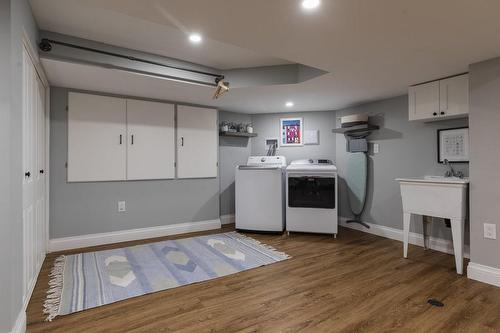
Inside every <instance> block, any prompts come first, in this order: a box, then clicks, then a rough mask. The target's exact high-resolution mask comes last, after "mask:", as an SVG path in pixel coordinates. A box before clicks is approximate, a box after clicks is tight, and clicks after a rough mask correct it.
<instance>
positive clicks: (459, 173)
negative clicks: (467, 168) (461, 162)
mask: <svg viewBox="0 0 500 333" xmlns="http://www.w3.org/2000/svg"><path fill="white" fill-rule="evenodd" d="M444 164H445V165H446V166H447V167H448V168H449V170H446V172H445V173H444V176H445V177H458V178H464V174H463V172H462V171H455V170H454V169H453V167H452V166H451V164H450V161H448V160H447V159H445V160H444Z"/></svg>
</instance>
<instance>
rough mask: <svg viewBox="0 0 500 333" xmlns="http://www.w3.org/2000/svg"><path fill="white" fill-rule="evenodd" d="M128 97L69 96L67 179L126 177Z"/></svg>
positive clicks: (76, 94)
mask: <svg viewBox="0 0 500 333" xmlns="http://www.w3.org/2000/svg"><path fill="white" fill-rule="evenodd" d="M125 141H126V101H125V99H121V98H115V97H107V96H97V95H89V94H81V93H69V96H68V181H69V182H79V181H111V180H125V178H126V149H127V147H126V142H125Z"/></svg>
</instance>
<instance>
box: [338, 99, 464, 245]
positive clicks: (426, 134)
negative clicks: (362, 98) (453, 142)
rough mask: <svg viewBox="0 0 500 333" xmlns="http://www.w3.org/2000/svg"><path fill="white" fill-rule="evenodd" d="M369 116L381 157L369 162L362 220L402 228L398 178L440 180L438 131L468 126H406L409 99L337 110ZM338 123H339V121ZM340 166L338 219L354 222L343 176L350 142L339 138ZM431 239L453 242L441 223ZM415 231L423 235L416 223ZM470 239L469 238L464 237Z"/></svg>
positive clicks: (460, 121) (452, 122) (340, 113)
mask: <svg viewBox="0 0 500 333" xmlns="http://www.w3.org/2000/svg"><path fill="white" fill-rule="evenodd" d="M359 113H367V114H368V115H369V117H370V120H371V121H372V122H373V123H376V124H378V125H380V127H381V129H380V130H379V131H374V132H373V134H372V135H371V136H370V137H369V141H370V142H371V143H379V145H380V153H378V154H375V155H374V154H372V153H371V152H370V158H369V184H368V195H367V201H366V207H365V212H364V214H363V220H365V221H366V222H370V223H374V224H379V225H383V226H388V227H392V228H397V229H402V220H403V212H402V204H401V195H400V190H399V185H398V183H397V182H396V181H395V180H394V179H395V178H398V177H421V176H424V175H442V174H443V173H444V171H445V170H446V169H445V167H444V166H443V165H441V164H438V163H437V133H436V131H437V129H441V128H453V127H462V126H467V119H457V120H447V121H440V122H430V123H422V122H410V121H408V98H407V96H406V95H405V96H400V97H396V98H391V99H386V100H382V101H377V102H373V103H368V104H364V105H361V106H357V107H352V108H347V109H343V110H339V111H338V112H337V117H341V116H344V115H348V114H359ZM337 122H339V120H337ZM336 151H337V166H338V168H339V176H340V178H341V179H340V181H339V184H340V187H339V193H340V195H339V196H340V216H344V217H351V213H350V209H349V206H348V203H347V198H346V195H344V194H345V193H346V188H345V182H344V181H343V177H344V174H345V169H346V159H347V155H348V154H349V153H347V152H346V141H345V138H344V136H343V135H338V136H337V149H336ZM454 167H456V169H458V170H461V171H463V172H464V173H465V174H466V175H467V174H468V165H467V164H457V165H456V166H455V165H454ZM432 229H433V230H432V235H433V236H436V237H440V238H445V239H451V232H450V229H448V228H445V227H444V224H443V223H442V222H441V221H436V223H433V226H432ZM412 230H413V231H416V232H419V233H421V232H422V228H421V225H420V224H419V225H417V226H416V228H415V223H412ZM466 237H467V236H466Z"/></svg>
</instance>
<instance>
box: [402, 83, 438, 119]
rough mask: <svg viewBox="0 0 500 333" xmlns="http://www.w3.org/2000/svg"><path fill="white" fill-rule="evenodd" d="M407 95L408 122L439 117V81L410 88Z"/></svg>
mask: <svg viewBox="0 0 500 333" xmlns="http://www.w3.org/2000/svg"><path fill="white" fill-rule="evenodd" d="M408 94H409V95H408V103H409V119H410V120H423V119H432V118H437V117H439V81H435V82H429V83H425V84H420V85H418V86H413V87H410V88H409V90H408Z"/></svg>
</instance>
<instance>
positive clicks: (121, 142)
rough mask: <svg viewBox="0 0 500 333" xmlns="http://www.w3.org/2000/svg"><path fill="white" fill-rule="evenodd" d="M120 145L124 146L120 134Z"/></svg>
mask: <svg viewBox="0 0 500 333" xmlns="http://www.w3.org/2000/svg"><path fill="white" fill-rule="evenodd" d="M120 144H122V135H121V134H120Z"/></svg>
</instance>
